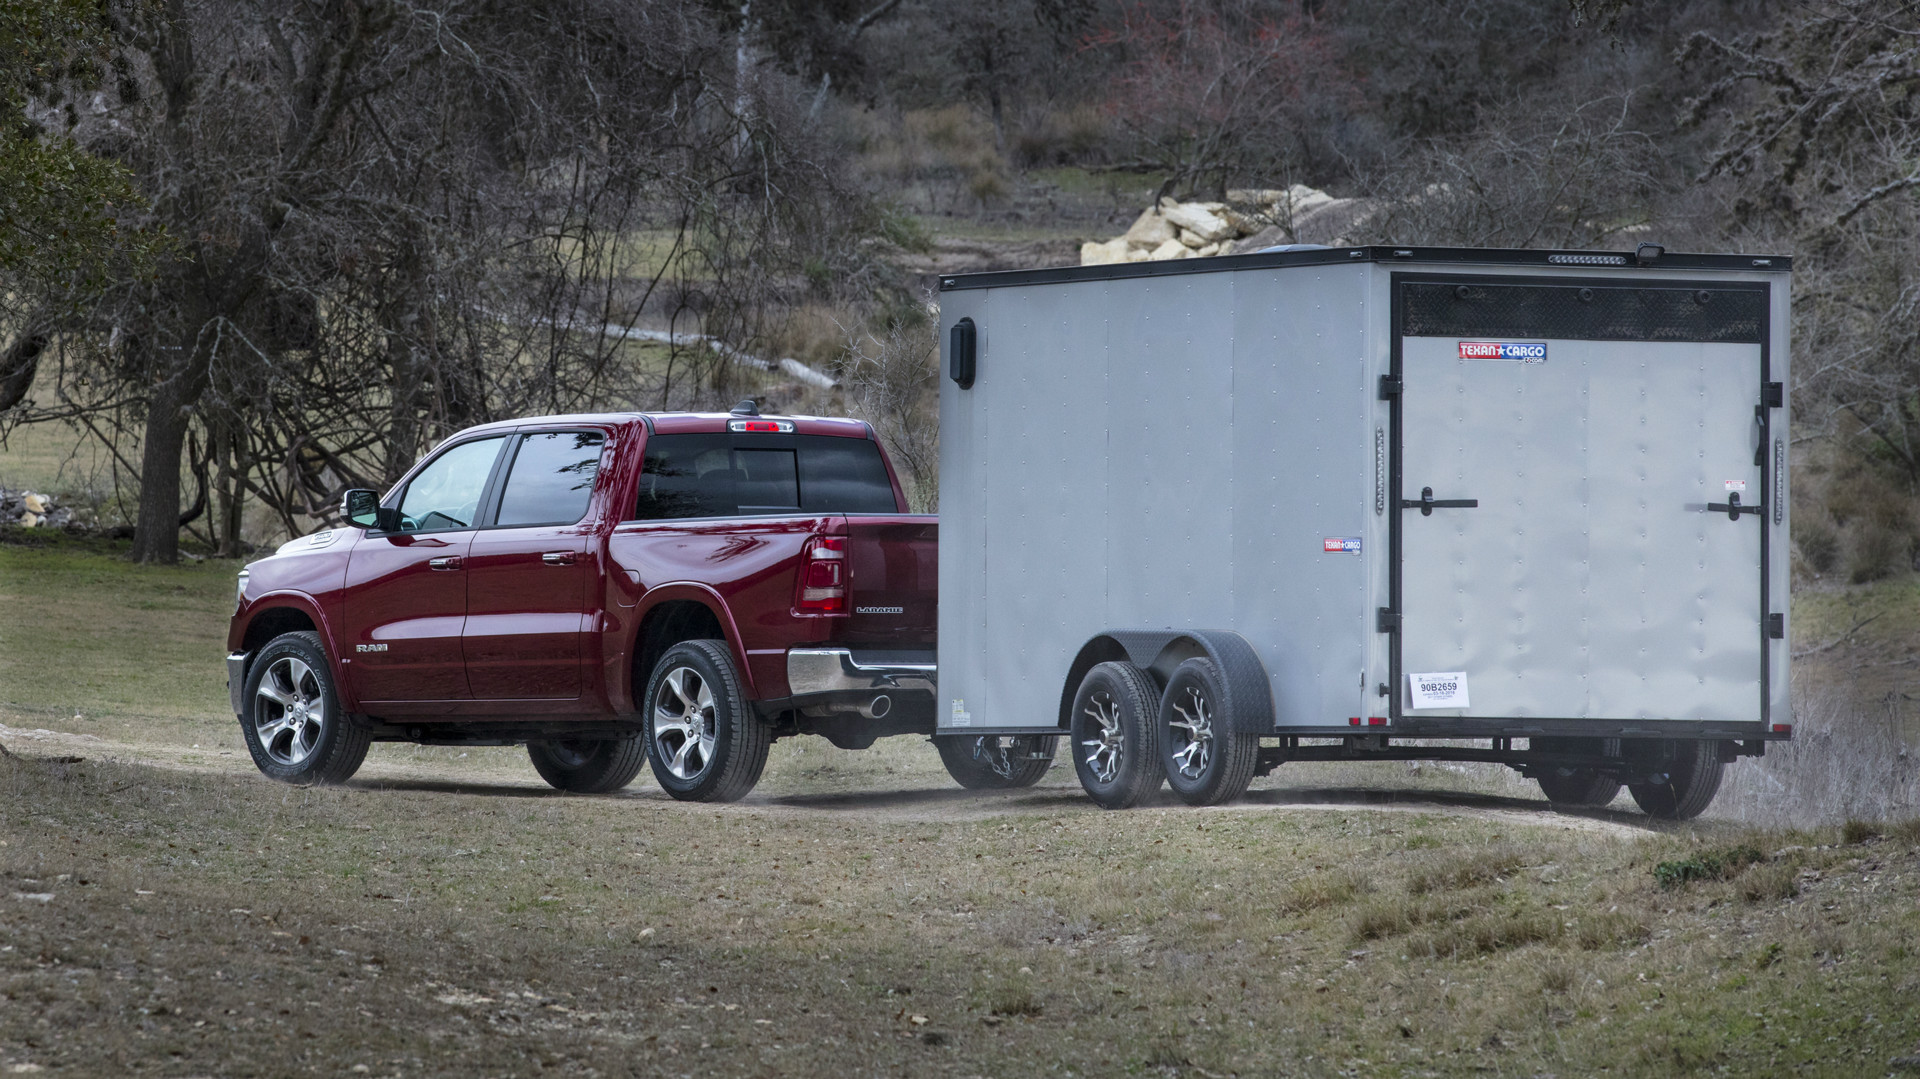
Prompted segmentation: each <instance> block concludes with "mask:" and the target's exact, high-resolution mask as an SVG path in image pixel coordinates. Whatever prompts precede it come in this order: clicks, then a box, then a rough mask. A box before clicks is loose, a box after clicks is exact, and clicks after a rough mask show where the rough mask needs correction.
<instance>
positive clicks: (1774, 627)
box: [1767, 614, 1787, 641]
mask: <svg viewBox="0 0 1920 1079" xmlns="http://www.w3.org/2000/svg"><path fill="white" fill-rule="evenodd" d="M1767 639H1768V640H1773V641H1784V640H1786V639H1787V616H1786V615H1784V614H1770V615H1768V616H1767Z"/></svg>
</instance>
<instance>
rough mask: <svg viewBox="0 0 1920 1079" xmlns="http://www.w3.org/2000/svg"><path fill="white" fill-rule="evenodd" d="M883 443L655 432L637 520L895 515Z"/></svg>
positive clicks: (636, 509)
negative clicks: (841, 514) (788, 515)
mask: <svg viewBox="0 0 1920 1079" xmlns="http://www.w3.org/2000/svg"><path fill="white" fill-rule="evenodd" d="M897 510H898V506H896V505H895V503H894V500H893V483H892V481H891V480H889V479H888V478H887V468H886V465H885V464H884V463H883V462H882V461H881V459H880V447H879V446H878V445H877V444H876V443H873V442H871V441H868V440H867V439H864V438H841V437H837V436H834V435H760V434H737V435H736V434H703V435H655V436H653V437H652V438H649V439H648V440H647V451H646V455H645V463H644V464H643V466H642V468H641V474H640V498H639V500H638V503H637V504H636V505H635V507H634V513H633V519H634V520H639V521H666V520H684V519H689V518H699V517H751V516H767V515H772V514H803V513H894V512H897Z"/></svg>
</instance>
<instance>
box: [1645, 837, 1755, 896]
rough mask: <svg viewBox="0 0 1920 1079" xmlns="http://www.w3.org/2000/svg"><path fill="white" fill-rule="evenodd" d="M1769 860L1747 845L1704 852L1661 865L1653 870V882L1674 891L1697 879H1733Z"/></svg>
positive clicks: (1753, 847)
mask: <svg viewBox="0 0 1920 1079" xmlns="http://www.w3.org/2000/svg"><path fill="white" fill-rule="evenodd" d="M1766 860H1767V856H1766V855H1764V854H1761V853H1760V848H1758V847H1755V846H1752V845H1751V844H1745V843H1743V844H1740V845H1738V846H1733V847H1725V848H1722V849H1719V850H1704V851H1700V852H1699V853H1697V854H1694V855H1692V856H1690V857H1686V858H1682V859H1680V860H1678V861H1673V862H1661V863H1660V864H1659V865H1656V866H1654V867H1653V879H1654V880H1655V881H1657V882H1658V883H1659V885H1660V887H1661V888H1662V889H1664V890H1666V891H1672V890H1673V889H1675V888H1680V887H1684V886H1686V885H1688V884H1691V883H1693V882H1694V881H1697V880H1732V879H1733V878H1735V877H1737V876H1739V875H1740V874H1741V873H1742V872H1743V871H1745V869H1746V868H1747V867H1748V866H1749V865H1752V864H1754V863H1755V862H1764V861H1766Z"/></svg>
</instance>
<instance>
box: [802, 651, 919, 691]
mask: <svg viewBox="0 0 1920 1079" xmlns="http://www.w3.org/2000/svg"><path fill="white" fill-rule="evenodd" d="M938 669H939V668H938V666H937V665H936V663H935V662H934V653H932V652H866V653H862V654H861V655H859V656H858V657H856V656H855V655H854V654H853V653H852V652H851V651H849V650H848V649H845V648H791V649H788V650H787V692H788V693H790V694H792V695H793V696H795V697H812V696H817V695H820V694H828V693H874V692H887V693H924V694H926V695H927V696H929V697H931V696H933V692H934V685H933V683H934V675H935V673H936V672H937V671H938Z"/></svg>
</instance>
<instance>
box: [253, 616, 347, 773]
mask: <svg viewBox="0 0 1920 1079" xmlns="http://www.w3.org/2000/svg"><path fill="white" fill-rule="evenodd" d="M243 707H244V708H245V709H246V711H245V712H244V713H242V714H241V716H240V731H241V734H242V735H243V736H244V737H245V738H246V741H247V752H248V753H250V754H252V756H253V763H254V764H255V765H256V766H258V767H259V769H260V771H261V773H262V774H264V775H266V776H269V777H271V778H273V779H277V780H280V781H281V782H282V783H300V784H319V785H330V784H334V783H345V782H346V781H347V780H349V779H351V778H353V773H355V772H357V771H359V770H360V762H362V761H364V760H366V759H367V745H368V743H369V742H371V741H372V739H371V737H370V736H369V735H368V733H367V730H366V728H365V727H362V726H361V725H360V724H358V723H356V722H354V721H353V718H352V717H351V716H348V715H347V714H346V713H345V712H343V711H341V709H340V693H339V691H338V690H337V689H336V688H335V687H334V684H333V668H331V667H329V666H328V665H327V650H326V646H325V645H323V644H322V643H321V641H320V635H319V634H318V633H314V632H311V631H303V632H300V633H283V634H281V635H280V636H278V637H275V638H274V639H273V640H271V641H268V642H267V646H266V647H265V648H262V649H261V650H260V654H259V655H258V656H257V657H255V658H254V661H253V666H252V667H251V668H250V669H249V670H248V671H247V682H246V696H245V699H244V705H243Z"/></svg>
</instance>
